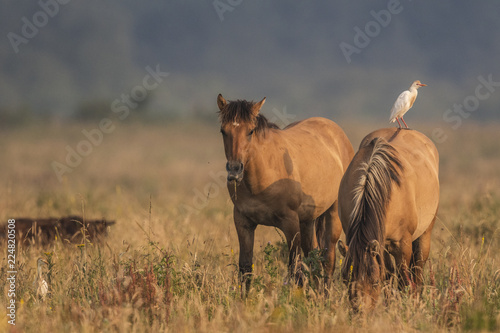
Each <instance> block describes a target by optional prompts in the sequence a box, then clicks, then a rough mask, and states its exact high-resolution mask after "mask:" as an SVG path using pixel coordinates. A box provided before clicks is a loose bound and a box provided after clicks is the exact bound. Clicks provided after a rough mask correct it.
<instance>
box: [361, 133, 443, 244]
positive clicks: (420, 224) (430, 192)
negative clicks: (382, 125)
mask: <svg viewBox="0 0 500 333" xmlns="http://www.w3.org/2000/svg"><path fill="white" fill-rule="evenodd" d="M370 136H374V137H376V136H379V137H383V138H384V139H386V140H387V142H388V143H389V144H390V145H391V146H392V147H394V148H395V149H396V151H397V152H398V158H399V159H400V161H401V165H402V170H401V174H402V179H403V181H402V182H401V186H395V185H394V187H393V188H394V195H393V198H392V199H391V203H390V205H389V207H388V208H389V209H390V211H391V213H390V214H389V215H388V223H389V225H391V222H390V220H392V224H393V225H398V224H399V223H400V221H402V220H404V219H407V220H412V221H413V223H409V224H408V227H409V228H410V229H411V230H412V235H413V237H412V238H413V240H415V239H416V238H418V237H420V235H422V234H423V233H424V232H425V230H427V228H428V227H429V226H430V224H431V223H432V221H433V220H434V217H435V215H436V213H437V209H438V206H439V154H438V151H437V149H436V146H435V145H434V143H433V142H432V141H431V140H430V139H429V138H428V137H427V136H425V135H424V134H422V133H420V132H418V131H415V130H400V129H392V128H391V129H385V130H384V129H382V130H379V131H375V132H373V133H372V134H371V135H370ZM368 139H369V138H368ZM411 217H413V219H411ZM390 230H391V228H390V227H389V229H388V231H389V233H390ZM396 233H397V232H396Z"/></svg>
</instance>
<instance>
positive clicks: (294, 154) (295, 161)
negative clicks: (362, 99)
mask: <svg viewBox="0 0 500 333" xmlns="http://www.w3.org/2000/svg"><path fill="white" fill-rule="evenodd" d="M279 135H280V141H281V140H283V142H284V143H286V147H287V151H288V152H289V155H290V158H291V162H292V165H293V166H294V167H293V169H294V170H295V172H294V177H296V180H297V181H299V182H300V183H301V187H302V190H303V191H304V193H306V194H313V193H314V194H315V195H314V196H315V204H316V209H315V211H316V212H315V215H319V214H321V213H322V212H324V211H325V210H326V209H327V208H328V207H330V206H331V205H332V204H333V203H334V202H335V201H336V200H337V195H338V188H339V185H340V180H341V179H342V175H343V174H344V171H345V170H346V169H347V166H348V165H349V162H350V161H351V158H352V156H353V155H354V150H353V148H352V144H351V142H350V141H349V139H348V138H347V135H346V134H345V133H344V131H343V130H342V128H341V127H340V126H338V125H337V124H336V123H335V122H333V121H331V120H329V119H326V118H321V117H313V118H308V119H305V120H302V121H299V122H296V123H293V124H291V125H289V126H288V127H286V128H285V129H284V130H282V131H280V133H279Z"/></svg>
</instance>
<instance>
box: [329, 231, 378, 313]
mask: <svg viewBox="0 0 500 333" xmlns="http://www.w3.org/2000/svg"><path fill="white" fill-rule="evenodd" d="M337 247H338V249H339V251H340V254H341V255H342V256H343V257H344V263H343V265H342V271H341V275H342V280H343V281H344V283H345V284H346V285H347V288H348V290H349V300H350V301H351V305H352V307H353V308H354V309H355V310H356V311H357V310H360V309H371V308H373V307H374V306H375V304H376V302H377V300H378V296H379V294H380V292H381V289H382V283H383V281H384V278H385V265H384V259H383V258H384V257H383V254H382V252H381V246H380V243H379V242H378V241H377V240H372V241H370V242H369V243H368V245H367V246H366V247H365V248H361V249H359V248H356V249H354V248H352V247H354V246H351V247H348V246H346V245H345V244H344V243H343V242H342V241H341V240H339V242H338V243H337Z"/></svg>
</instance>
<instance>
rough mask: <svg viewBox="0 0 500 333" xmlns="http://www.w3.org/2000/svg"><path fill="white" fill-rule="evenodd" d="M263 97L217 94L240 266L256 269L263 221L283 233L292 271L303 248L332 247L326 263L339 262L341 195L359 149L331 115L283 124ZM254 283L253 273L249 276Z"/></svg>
mask: <svg viewBox="0 0 500 333" xmlns="http://www.w3.org/2000/svg"><path fill="white" fill-rule="evenodd" d="M264 102H265V98H264V99H263V100H262V101H260V102H258V103H253V102H247V101H245V100H238V101H229V102H227V101H226V100H225V99H224V98H223V97H222V95H219V96H218V97H217V105H218V106H219V110H220V111H219V119H220V122H221V133H222V139H223V140H224V150H225V154H226V158H227V164H226V169H227V172H228V175H227V187H228V190H229V194H230V196H231V200H232V201H233V204H234V224H235V226H236V232H237V234H238V240H239V243H240V254H239V270H240V274H241V276H242V278H245V277H246V275H248V276H249V275H251V272H252V257H253V246H254V231H255V228H256V227H257V225H259V224H261V225H266V226H274V227H277V228H279V229H280V230H281V231H283V233H284V235H285V237H286V240H287V243H288V246H289V249H290V256H289V268H290V273H293V272H294V271H295V266H294V265H295V262H296V259H297V258H298V257H297V256H298V255H299V251H300V248H302V250H303V252H304V255H305V256H307V255H308V254H309V252H310V251H311V250H313V249H316V248H319V249H322V250H324V259H325V262H324V268H325V273H326V275H327V276H331V275H332V273H333V270H334V268H335V244H336V243H337V240H338V239H339V237H340V234H341V232H342V226H341V224H340V220H339V218H338V214H337V195H338V189H339V185H340V180H341V179H342V175H343V174H344V171H345V170H346V168H347V166H348V165H349V162H350V160H351V158H352V156H353V155H354V151H353V148H352V145H351V143H350V142H349V140H348V139H347V136H346V135H345V133H344V132H343V131H342V129H341V128H340V127H339V126H338V125H337V124H335V123H334V122H333V121H331V120H328V119H324V118H309V119H306V120H303V121H299V122H296V123H293V124H290V125H289V126H287V127H286V128H285V129H283V130H281V129H279V128H278V127H277V126H276V125H275V124H272V123H270V122H269V121H268V120H267V119H266V118H265V117H264V116H263V115H261V114H259V111H260V109H261V107H262V105H263V104H264ZM246 283H247V289H248V287H249V283H250V279H246Z"/></svg>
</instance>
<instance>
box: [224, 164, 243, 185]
mask: <svg viewBox="0 0 500 333" xmlns="http://www.w3.org/2000/svg"><path fill="white" fill-rule="evenodd" d="M226 170H227V181H228V182H232V181H236V182H238V183H239V182H240V181H241V180H242V179H243V163H241V162H238V161H230V162H227V163H226Z"/></svg>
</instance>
